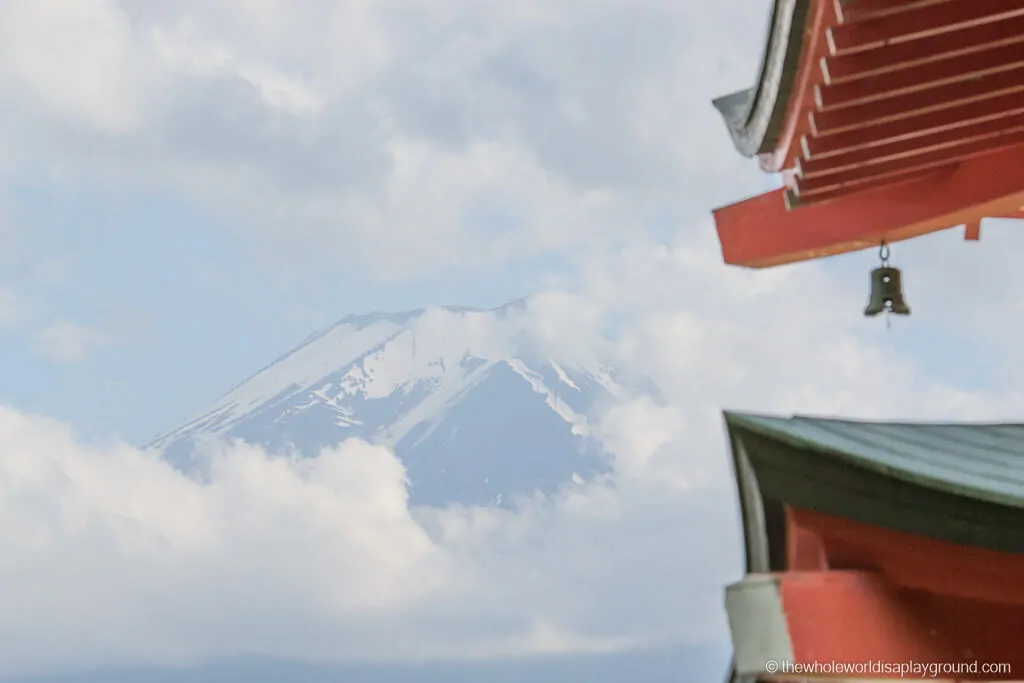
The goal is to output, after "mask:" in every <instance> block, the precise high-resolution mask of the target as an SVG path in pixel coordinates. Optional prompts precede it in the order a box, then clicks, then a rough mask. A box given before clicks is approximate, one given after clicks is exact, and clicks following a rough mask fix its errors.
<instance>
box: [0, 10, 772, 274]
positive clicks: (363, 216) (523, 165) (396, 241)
mask: <svg viewBox="0 0 1024 683" xmlns="http://www.w3.org/2000/svg"><path fill="white" fill-rule="evenodd" d="M763 21H764V17H763V16H760V14H759V13H755V15H754V16H751V13H750V12H749V9H748V8H747V7H746V3H742V2H739V1H738V0H735V1H734V2H732V3H731V4H730V3H724V4H722V5H721V6H720V7H718V8H717V11H716V12H708V11H706V8H704V7H698V6H697V5H692V4H690V3H677V2H664V1H662V0H643V1H642V2H636V1H629V2H627V1H625V0H617V1H615V2H593V3H581V2H568V3H560V4H558V5H557V6H553V5H551V4H550V3H544V2H538V1H535V0H530V1H529V2H520V3H493V2H492V3H474V2H465V1H459V2H455V1H452V2H440V3H435V2H432V3H425V2H413V3H410V2H404V1H403V2H395V1H393V0H388V1H385V2H362V1H361V0H346V1H333V0H332V1H328V0H303V1H301V2H281V1H280V0H265V1H263V2H258V3H242V4H237V3H225V2H180V3H172V4H161V5H154V4H152V3H117V2H114V0H83V2H68V1H67V0H53V1H52V2H39V3H31V4H30V5H26V6H25V7H22V6H20V5H17V4H14V5H7V6H5V8H4V9H0V46H2V47H0V50H2V52H0V64H3V65H4V66H3V67H0V83H4V84H6V85H7V87H6V88H5V89H4V90H3V93H5V94H0V98H2V102H3V104H4V106H5V108H6V109H7V111H8V112H9V115H8V117H7V119H6V120H5V126H4V127H3V129H2V132H0V148H2V147H5V146H6V147H8V148H9V157H10V159H9V161H8V162H7V163H8V164H9V165H11V167H12V168H13V169H15V170H17V171H25V172H31V173H33V174H35V175H39V176H41V177H48V178H52V179H55V180H59V181H60V182H68V183H73V184H76V185H81V184H90V183H116V184H117V186H118V187H119V191H120V192H126V191H130V189H131V188H135V189H146V190H151V189H152V188H154V187H155V188H159V189H160V190H163V191H168V190H170V191H172V192H175V193H178V194H184V195H186V196H188V197H190V198H192V199H194V200H198V201H200V202H202V203H203V204H204V205H205V206H207V207H208V208H210V209H211V210H213V211H215V212H216V213H218V214H220V215H226V216H229V217H230V218H231V219H232V220H233V222H234V223H237V224H239V225H242V226H244V227H247V228H252V229H258V230H259V231H261V232H263V233H266V234H270V235H273V236H274V237H275V240H274V242H273V244H274V245H275V249H274V250H272V251H274V252H275V253H280V254H285V255H288V254H291V255H293V256H297V257H300V258H302V257H306V256H308V254H309V253H310V251H311V250H310V246H311V245H312V246H313V251H315V252H322V253H324V254H329V255H330V257H331V258H334V259H339V258H340V259H344V260H345V262H346V263H353V262H357V263H359V264H361V265H362V266H364V267H366V268H369V269H371V270H372V271H373V272H374V273H375V274H376V275H378V276H380V277H384V278H388V279H398V278H404V277H409V276H413V275H417V274H422V273H430V272H435V271H437V270H438V269H441V268H445V267H448V266H451V265H472V266H487V265H490V264H494V263H500V262H504V261H507V260H509V259H516V258H524V257H528V256H530V255H537V254H542V253H549V252H551V251H559V250H564V249H570V248H574V247H579V246H584V245H586V246H588V247H593V246H594V245H595V244H597V243H600V242H603V241H605V240H609V239H612V238H621V237H623V236H625V235H629V234H633V233H636V232H637V231H639V230H643V229H644V225H643V222H644V220H645V215H646V214H648V213H650V212H654V213H670V214H671V213H676V212H680V211H682V212H686V211H689V210H690V209H689V207H688V206H687V204H688V202H690V201H692V200H693V199H694V198H698V197H700V198H702V199H703V198H707V199H712V198H713V197H715V196H716V195H719V194H721V188H719V187H716V184H715V182H714V178H715V177H716V174H717V173H722V172H726V173H728V174H731V175H736V174H739V175H741V176H742V175H744V174H746V176H747V177H749V178H753V179H758V180H760V179H759V176H758V172H757V171H756V169H754V168H752V167H751V165H749V164H744V163H743V162H742V160H740V159H738V158H736V155H734V154H733V153H732V151H731V149H730V147H729V142H728V139H727V136H726V135H725V134H724V131H722V130H719V129H720V128H721V124H720V122H718V121H717V120H716V114H715V112H714V110H713V109H712V107H711V106H710V104H709V100H710V98H711V97H713V96H715V95H717V94H720V91H721V90H722V89H723V88H725V89H728V88H730V87H741V86H744V85H747V84H748V82H749V80H750V78H751V77H752V75H753V73H754V68H755V65H756V63H757V58H758V54H757V52H758V50H759V46H758V44H757V41H751V44H750V45H749V46H747V41H730V45H732V48H731V49H730V51H728V52H726V53H724V54H721V55H720V57H719V59H718V61H715V62H709V61H708V60H709V58H708V55H709V54H710V52H709V51H708V48H709V47H711V46H716V44H715V43H716V41H717V40H718V39H719V37H720V36H721V35H724V34H725V32H726V31H728V33H729V35H753V36H760V35H761V34H762V33H763V31H764V26H763ZM29 37H30V38H31V39H29ZM737 46H743V47H740V48H738V47H737ZM723 60H724V61H723ZM711 126H715V129H716V132H718V133H719V134H718V135H715V136H707V135H699V134H698V135H695V134H694V132H695V131H697V130H706V129H709V128H710V127H711ZM758 180H755V181H753V182H758ZM83 229H87V228H83Z"/></svg>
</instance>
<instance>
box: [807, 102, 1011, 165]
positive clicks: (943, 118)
mask: <svg viewBox="0 0 1024 683" xmlns="http://www.w3.org/2000/svg"><path fill="white" fill-rule="evenodd" d="M1021 112H1024V89H1021V90H1019V91H1017V92H1011V93H1009V94H1005V95H998V96H996V97H989V98H986V99H983V100H974V101H971V102H967V103H966V104H960V105H954V106H952V107H947V108H944V109H939V110H937V111H931V112H928V113H926V114H920V115H917V116H909V117H905V118H901V119H896V120H895V121H889V122H887V123H881V124H875V125H867V126H864V127H861V128H854V129H852V130H847V131H844V132H841V133H834V134H832V135H825V136H823V137H813V136H805V137H804V138H803V140H802V142H801V144H802V147H803V156H804V158H805V159H816V158H822V157H828V156H832V155H836V154H842V153H844V152H848V151H852V150H857V149H863V148H865V147H871V146H880V145H884V144H887V143H891V142H896V141H898V140H906V139H908V138H914V137H919V136H921V137H923V136H926V135H930V134H932V133H937V132H940V131H945V130H952V129H955V128H958V127H960V126H967V125H971V124H975V123H981V122H983V121H993V120H996V119H1000V118H1002V117H1009V116H1013V115H1015V114H1020V113H1021Z"/></svg>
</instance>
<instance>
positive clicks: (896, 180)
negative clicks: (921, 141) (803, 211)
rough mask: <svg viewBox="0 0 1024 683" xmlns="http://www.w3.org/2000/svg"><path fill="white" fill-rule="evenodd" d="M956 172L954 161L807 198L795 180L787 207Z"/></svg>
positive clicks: (871, 180)
mask: <svg viewBox="0 0 1024 683" xmlns="http://www.w3.org/2000/svg"><path fill="white" fill-rule="evenodd" d="M955 170H956V162H955V161H952V162H949V163H947V164H944V165H940V166H928V167H925V168H918V169H909V170H907V171H905V172H902V173H899V174H893V175H888V176H880V177H874V178H868V179H866V180H864V181H862V182H859V183H856V184H855V185H853V186H851V187H844V186H842V185H836V186H835V187H831V188H826V189H822V190H818V191H816V192H812V193H808V195H806V196H801V195H799V194H798V193H797V183H796V179H795V178H794V179H793V181H792V182H790V183H788V184H787V185H786V187H787V190H786V206H788V207H789V208H790V209H794V208H797V207H800V206H807V205H809V204H814V203H818V204H820V203H822V202H827V201H831V200H833V199H838V198H840V197H845V196H848V195H849V194H850V192H851V191H856V192H865V191H867V190H873V189H875V188H881V187H898V186H900V185H905V184H907V183H910V182H914V181H919V180H925V179H927V180H931V181H939V180H941V179H942V178H944V177H945V176H948V175H950V174H951V173H952V172H953V171H955Z"/></svg>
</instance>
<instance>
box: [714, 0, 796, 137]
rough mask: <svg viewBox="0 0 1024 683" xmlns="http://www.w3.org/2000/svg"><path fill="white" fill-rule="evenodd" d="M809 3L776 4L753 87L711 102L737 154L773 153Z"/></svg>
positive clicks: (788, 1) (779, 1) (787, 0)
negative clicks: (726, 128)
mask: <svg viewBox="0 0 1024 683" xmlns="http://www.w3.org/2000/svg"><path fill="white" fill-rule="evenodd" d="M810 7H811V0H775V2H774V6H773V8H772V15H771V24H770V26H769V28H768V44H767V45H766V46H765V50H764V56H763V57H762V59H761V75H760V78H758V81H757V85H755V86H754V87H753V88H749V89H747V90H741V91H739V92H735V93H732V94H730V95H725V96H723V97H719V98H717V99H715V100H713V101H712V104H714V106H715V108H716V109H718V111H719V113H721V115H722V118H723V119H725V125H726V126H727V127H728V129H729V135H730V136H731V137H732V141H733V144H734V145H735V146H736V149H737V150H739V152H740V154H742V155H743V156H747V157H752V156H755V155H757V154H764V153H767V152H771V151H773V150H774V149H775V146H776V144H777V143H778V139H779V132H780V131H781V130H782V127H783V124H784V123H785V120H786V112H787V110H788V109H789V101H790V95H791V94H792V91H793V83H794V81H795V80H796V74H797V70H798V69H799V67H800V54H801V52H802V50H803V44H804V34H805V31H804V29H805V27H806V24H807V18H808V16H809V14H810Z"/></svg>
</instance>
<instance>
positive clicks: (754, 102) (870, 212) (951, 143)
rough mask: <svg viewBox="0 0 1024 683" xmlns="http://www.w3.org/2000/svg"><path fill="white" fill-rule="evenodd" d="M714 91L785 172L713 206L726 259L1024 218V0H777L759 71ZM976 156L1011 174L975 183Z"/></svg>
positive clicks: (744, 145) (979, 162) (743, 131)
mask: <svg viewBox="0 0 1024 683" xmlns="http://www.w3.org/2000/svg"><path fill="white" fill-rule="evenodd" d="M714 104H715V107H716V108H717V109H718V110H719V112H720V113H721V114H722V116H723V119H724V120H725V123H726V126H727V128H728V130H729V134H730V135H731V137H732V140H733V143H734V144H735V146H736V148H737V149H738V150H739V151H740V153H742V154H743V155H745V156H750V157H757V158H758V159H759V161H760V164H761V166H762V168H763V169H764V170H766V171H769V172H779V173H781V174H782V177H783V180H784V185H785V186H784V187H783V188H782V189H780V190H778V191H775V192H770V193H767V194H765V195H761V196H760V197H755V198H752V199H750V200H747V201H745V202H740V203H738V204H734V205H732V206H728V207H723V208H721V209H718V210H717V211H716V212H715V219H716V223H717V224H718V229H719V236H720V239H721V242H722V247H723V255H724V257H725V260H726V262H727V263H731V264H736V265H744V266H750V267H767V266H773V265H779V264H782V263H789V262H793V261H800V260H806V259H812V258H820V257H822V256H828V255H832V254H838V253H844V252H848V251H853V250H856V249H861V248H865V247H871V246H877V245H878V244H879V243H880V242H881V241H882V240H885V241H888V242H894V241H899V240H901V239H907V238H909V237H916V236H918V235H922V234H927V233H929V232H934V231H937V230H942V229H945V228H950V227H954V226H957V225H967V226H968V227H969V233H970V235H971V237H972V238H976V237H977V234H978V225H980V220H981V219H982V218H984V217H1012V218H1016V217H1024V214H1022V213H1021V207H1022V206H1024V0H775V2H774V5H773V8H772V13H771V21H770V26H769V32H768V39H767V44H766V47H765V51H764V56H763V59H762V64H761V69H760V76H759V78H758V81H757V83H756V85H755V86H754V87H752V88H750V89H748V90H744V91H741V92H738V93H733V94H731V95H727V96H725V97H722V98H719V99H717V100H715V102H714ZM1007 150H1013V153H1012V154H1010V155H1006V154H1004V152H1006V151H1007ZM1007 156H1009V157H1010V159H1009V162H1010V164H1009V166H1005V164H1006V163H1007V161H1008V159H1007ZM970 162H975V163H973V164H971V163H970ZM967 164H970V166H971V168H970V169H969V171H970V173H974V172H975V171H976V169H977V167H979V166H986V165H988V166H996V165H998V166H999V168H997V169H995V170H996V171H997V172H998V173H1001V174H1005V175H1010V176H1011V178H1009V179H1004V180H1008V181H1009V182H1004V183H1002V184H1001V185H1000V187H999V188H998V191H997V192H995V191H994V192H989V193H981V194H980V195H978V194H977V193H972V192H971V188H970V187H966V186H967V185H970V180H969V179H965V177H964V176H966V175H969V174H968V173H966V172H965V171H964V170H963V169H964V166H965V165H967ZM994 189H995V188H994ZM950 192H952V194H953V196H952V199H953V201H948V199H950V198H947V201H945V202H943V203H942V205H941V206H932V200H933V199H935V198H937V197H938V195H940V194H945V193H950ZM907 204H912V205H913V210H904V211H902V212H900V214H899V215H898V216H890V215H888V212H889V211H890V209H892V208H893V207H897V206H901V205H907ZM810 208H817V209H818V211H814V212H808V209H810ZM766 211H767V212H766ZM808 213H810V214H811V215H810V216H808V215H805V214H808ZM837 220H838V221H839V222H840V223H844V225H843V227H842V229H838V228H833V227H830V226H831V224H832V223H834V222H836V221H837ZM823 231H827V234H822V233H823Z"/></svg>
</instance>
